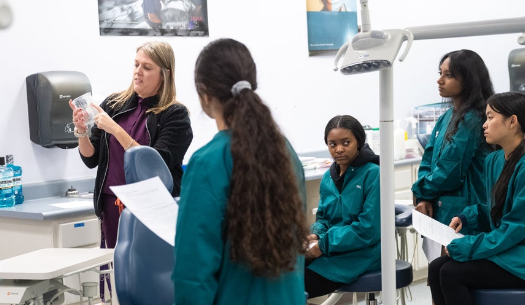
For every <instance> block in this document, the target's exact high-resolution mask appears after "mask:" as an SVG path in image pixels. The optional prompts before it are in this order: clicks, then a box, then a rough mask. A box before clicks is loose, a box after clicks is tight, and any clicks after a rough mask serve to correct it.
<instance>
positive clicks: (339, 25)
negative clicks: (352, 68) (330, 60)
mask: <svg viewBox="0 0 525 305" xmlns="http://www.w3.org/2000/svg"><path fill="white" fill-rule="evenodd" d="M306 14H307V23H308V52H309V54H310V55H316V54H322V53H333V52H334V51H337V50H339V48H340V47H341V46H342V45H343V44H344V43H345V42H347V41H348V40H350V39H352V38H353V37H354V36H355V35H356V34H357V9H356V0H306Z"/></svg>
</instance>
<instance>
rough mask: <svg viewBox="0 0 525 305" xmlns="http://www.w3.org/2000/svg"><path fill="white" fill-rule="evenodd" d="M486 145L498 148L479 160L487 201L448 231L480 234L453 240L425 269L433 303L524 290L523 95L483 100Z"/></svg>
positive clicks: (465, 304)
mask: <svg viewBox="0 0 525 305" xmlns="http://www.w3.org/2000/svg"><path fill="white" fill-rule="evenodd" d="M486 115H487V121H486V122H485V124H483V128H484V129H485V133H484V134H485V138H486V140H487V143H489V144H494V145H498V146H499V147H501V149H500V150H497V151H495V152H493V153H491V154H490V155H489V156H488V157H487V159H486V161H485V172H484V175H483V178H484V186H485V191H486V197H487V199H488V200H487V202H488V204H487V203H480V204H476V205H472V206H469V207H467V208H465V209H464V210H463V212H462V213H461V214H460V215H459V216H457V217H454V218H452V221H451V222H450V227H452V228H454V229H455V230H456V232H459V231H460V230H461V229H462V228H469V229H473V230H476V231H478V232H482V233H480V234H477V235H467V236H465V237H462V238H458V239H454V240H453V241H452V242H451V243H450V244H449V245H448V246H447V247H446V248H445V250H446V253H447V255H448V256H443V257H440V258H438V259H436V260H434V261H433V262H432V263H431V264H430V267H429V283H430V289H431V291H432V298H433V300H434V302H435V304H436V305H442V304H448V305H450V304H461V305H469V304H474V303H473V302H472V298H471V294H470V289H500V288H501V289H509V288H525V265H524V264H523V258H524V257H525V240H524V237H525V217H524V215H525V95H523V94H522V93H518V92H508V93H500V94H496V95H494V96H492V97H491V98H490V99H489V100H488V105H487V110H486Z"/></svg>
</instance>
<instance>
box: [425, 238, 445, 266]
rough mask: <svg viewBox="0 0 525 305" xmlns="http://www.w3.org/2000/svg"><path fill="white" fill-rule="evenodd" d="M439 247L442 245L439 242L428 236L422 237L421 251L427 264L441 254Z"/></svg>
mask: <svg viewBox="0 0 525 305" xmlns="http://www.w3.org/2000/svg"><path fill="white" fill-rule="evenodd" d="M441 247H443V246H442V245H441V244H440V243H438V242H435V241H433V240H432V239H430V238H426V237H424V238H423V253H425V256H426V257H427V261H428V263H429V264H430V263H431V262H432V261H433V260H435V259H436V258H438V257H440V256H441Z"/></svg>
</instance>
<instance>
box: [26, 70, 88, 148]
mask: <svg viewBox="0 0 525 305" xmlns="http://www.w3.org/2000/svg"><path fill="white" fill-rule="evenodd" d="M26 86H27V110H28V116H29V135H30V138H31V141H32V142H33V143H35V144H39V145H41V146H43V147H48V148H49V147H60V148H75V147H77V146H78V140H77V138H75V136H74V134H73V133H72V128H73V127H74V126H72V124H71V120H72V116H73V113H72V111H71V108H70V107H69V100H70V99H74V98H76V97H78V96H80V95H82V94H84V93H86V92H91V83H90V82H89V79H88V78H87V76H86V75H85V74H84V73H81V72H76V71H50V72H41V73H36V74H32V75H29V76H28V77H26ZM68 124H69V125H68Z"/></svg>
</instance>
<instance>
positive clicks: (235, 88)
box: [231, 80, 252, 96]
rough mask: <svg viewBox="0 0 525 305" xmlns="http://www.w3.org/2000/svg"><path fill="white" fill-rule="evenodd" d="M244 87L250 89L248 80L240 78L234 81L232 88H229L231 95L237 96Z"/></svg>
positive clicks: (250, 85)
mask: <svg viewBox="0 0 525 305" xmlns="http://www.w3.org/2000/svg"><path fill="white" fill-rule="evenodd" d="M244 89H250V90H251V89H252V84H250V82H248V81H245V80H240V81H238V82H236V83H235V84H234V85H233V86H232V89H231V92H232V95H233V96H237V95H239V93H241V91H242V90H244Z"/></svg>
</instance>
